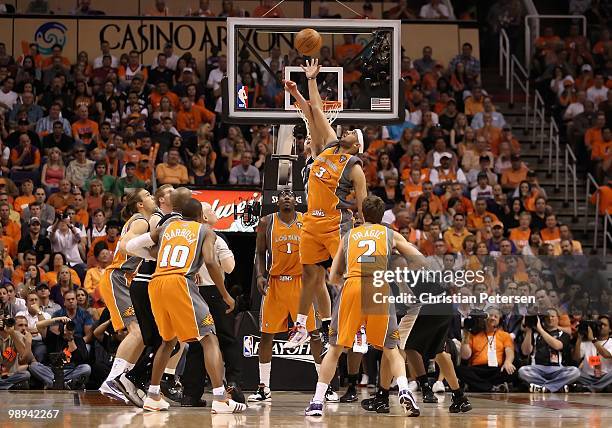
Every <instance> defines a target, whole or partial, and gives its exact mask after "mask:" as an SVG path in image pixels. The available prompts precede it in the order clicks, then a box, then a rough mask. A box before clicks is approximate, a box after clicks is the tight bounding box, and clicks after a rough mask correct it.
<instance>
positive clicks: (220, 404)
mask: <svg viewBox="0 0 612 428" xmlns="http://www.w3.org/2000/svg"><path fill="white" fill-rule="evenodd" d="M246 409H247V405H246V404H242V403H237V402H235V401H234V400H232V399H231V398H226V399H224V400H213V402H212V410H211V413H213V414H220V413H242V412H244V411H245V410H246Z"/></svg>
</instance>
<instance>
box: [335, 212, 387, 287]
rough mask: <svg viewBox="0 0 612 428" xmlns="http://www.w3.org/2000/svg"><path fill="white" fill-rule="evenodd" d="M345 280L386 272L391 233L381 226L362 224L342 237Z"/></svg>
mask: <svg viewBox="0 0 612 428" xmlns="http://www.w3.org/2000/svg"><path fill="white" fill-rule="evenodd" d="M343 239H344V243H343V245H344V260H345V263H346V274H345V275H344V277H345V278H356V277H370V276H373V275H374V272H375V271H386V270H387V269H388V265H389V258H390V257H391V250H392V249H393V231H392V230H391V229H389V228H388V227H386V226H383V225H381V224H369V223H367V224H364V225H361V226H359V227H356V228H354V229H351V230H350V231H349V232H348V233H347V234H346V235H344V238H343Z"/></svg>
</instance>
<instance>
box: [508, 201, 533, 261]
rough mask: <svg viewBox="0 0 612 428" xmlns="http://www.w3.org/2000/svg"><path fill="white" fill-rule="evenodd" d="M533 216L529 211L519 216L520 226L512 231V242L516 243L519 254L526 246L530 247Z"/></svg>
mask: <svg viewBox="0 0 612 428" xmlns="http://www.w3.org/2000/svg"><path fill="white" fill-rule="evenodd" d="M530 224H531V214H529V213H528V212H527V211H523V212H522V213H521V214H520V215H519V225H518V227H515V228H513V229H510V236H509V238H510V240H511V241H512V242H514V245H516V248H517V249H518V251H519V252H522V251H523V248H524V247H525V246H526V245H529V237H530V236H531V229H530V228H529V225H530Z"/></svg>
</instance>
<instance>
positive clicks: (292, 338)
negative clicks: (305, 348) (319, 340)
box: [283, 323, 310, 349]
mask: <svg viewBox="0 0 612 428" xmlns="http://www.w3.org/2000/svg"><path fill="white" fill-rule="evenodd" d="M309 339H310V336H309V335H308V332H307V331H306V327H304V326H301V325H300V324H298V323H295V325H294V326H293V328H292V329H291V331H290V332H289V340H288V341H287V342H285V344H284V345H283V349H293V348H297V347H298V346H300V345H303V344H304V343H306V342H308V340H309Z"/></svg>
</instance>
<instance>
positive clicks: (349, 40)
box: [334, 34, 363, 64]
mask: <svg viewBox="0 0 612 428" xmlns="http://www.w3.org/2000/svg"><path fill="white" fill-rule="evenodd" d="M343 36H344V43H343V44H341V45H339V46H338V47H336V54H335V55H334V57H335V59H336V61H338V64H344V63H345V62H346V61H347V60H351V59H353V58H354V57H355V56H356V55H357V54H358V53H359V52H361V50H362V49H363V46H361V45H360V44H359V43H355V36H354V35H353V34H344V35H343Z"/></svg>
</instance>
